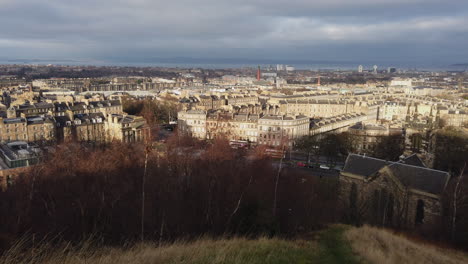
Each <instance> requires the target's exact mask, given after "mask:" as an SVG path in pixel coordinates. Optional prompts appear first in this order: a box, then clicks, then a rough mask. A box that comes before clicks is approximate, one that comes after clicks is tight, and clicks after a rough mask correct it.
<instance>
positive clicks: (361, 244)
mask: <svg viewBox="0 0 468 264" xmlns="http://www.w3.org/2000/svg"><path fill="white" fill-rule="evenodd" d="M467 262H468V258H466V256H464V255H462V254H461V253H458V252H452V251H447V250H442V249H435V248H431V247H429V246H425V245H420V244H417V243H414V242H411V241H409V240H407V239H405V238H402V237H399V236H397V235H394V234H391V233H390V232H387V231H384V230H380V229H376V228H370V227H361V228H349V227H345V226H333V227H331V228H328V229H326V230H323V231H320V232H317V233H313V234H311V235H308V236H307V238H305V239H299V240H282V239H277V238H272V239H267V238H260V239H256V240H247V239H244V238H234V239H223V240H211V239H200V240H197V241H195V242H190V243H183V242H179V243H175V244H171V245H167V246H163V247H156V245H154V244H150V243H144V244H140V245H137V246H135V247H132V248H129V249H125V250H123V249H118V248H99V249H93V248H90V247H89V246H83V247H82V248H81V249H80V250H67V249H66V248H62V249H51V248H48V247H43V248H40V249H36V250H35V251H33V252H30V253H29V254H24V253H22V254H19V253H15V252H14V251H13V252H9V253H8V254H6V255H5V256H3V257H2V258H1V259H0V264H6V263H50V264H58V263H64V264H78V263H99V264H119V263H148V264H149V263H200V264H201V263H223V264H224V263H225V264H231V263H232V264H236V263H239V264H241V263H242V264H250V263H259V264H260V263H324V264H328V263H330V264H332V263H350V264H353V263H398V264H401V263H467Z"/></svg>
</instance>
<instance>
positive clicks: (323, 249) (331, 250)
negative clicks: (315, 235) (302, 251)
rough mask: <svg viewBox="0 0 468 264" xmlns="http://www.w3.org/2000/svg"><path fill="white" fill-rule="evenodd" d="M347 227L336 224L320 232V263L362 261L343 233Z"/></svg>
mask: <svg viewBox="0 0 468 264" xmlns="http://www.w3.org/2000/svg"><path fill="white" fill-rule="evenodd" d="M346 229H347V227H345V226H334V227H332V228H328V229H326V230H324V231H322V232H320V233H319V239H318V243H319V245H320V254H319V260H320V262H319V263H327V264H328V263H330V264H331V263H349V264H354V263H356V264H357V263H360V261H359V259H358V257H357V256H356V255H355V254H354V253H353V250H352V248H351V246H350V244H349V242H348V241H347V240H345V239H344V237H343V236H344V235H343V233H344V232H345V230H346Z"/></svg>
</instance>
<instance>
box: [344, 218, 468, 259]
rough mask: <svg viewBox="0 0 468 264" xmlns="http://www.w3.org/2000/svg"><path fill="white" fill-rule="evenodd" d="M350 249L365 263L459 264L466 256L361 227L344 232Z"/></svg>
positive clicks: (382, 231) (372, 228) (396, 235)
mask: <svg viewBox="0 0 468 264" xmlns="http://www.w3.org/2000/svg"><path fill="white" fill-rule="evenodd" d="M345 236H346V238H347V239H348V240H349V241H350V242H351V245H352V248H353V250H354V251H355V252H356V253H358V254H359V255H360V256H361V257H363V258H364V259H365V260H366V261H367V262H369V263H379V264H386V263H388V264H394V263H412V264H419V263H421V264H431V263H434V264H436V263H437V264H439V263H446V264H462V263H467V262H468V256H466V255H465V254H463V253H460V252H456V251H453V250H448V249H442V248H438V247H435V246H432V245H428V244H423V243H421V242H419V243H417V242H414V241H411V240H408V239H406V238H405V237H403V236H401V235H398V234H396V233H392V232H390V231H386V230H382V229H378V228H375V227H369V226H363V227H360V228H351V229H350V230H348V231H347V232H346V233H345Z"/></svg>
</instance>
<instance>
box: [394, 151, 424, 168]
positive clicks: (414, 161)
mask: <svg viewBox="0 0 468 264" xmlns="http://www.w3.org/2000/svg"><path fill="white" fill-rule="evenodd" d="M400 163H403V164H407V165H413V166H417V167H422V168H427V166H426V164H424V162H423V161H422V160H421V159H420V158H419V157H418V155H416V154H413V155H411V156H409V157H406V158H404V159H402V160H400Z"/></svg>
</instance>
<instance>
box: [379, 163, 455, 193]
mask: <svg viewBox="0 0 468 264" xmlns="http://www.w3.org/2000/svg"><path fill="white" fill-rule="evenodd" d="M388 168H389V169H390V170H391V171H392V173H393V174H394V175H395V177H397V178H398V179H399V180H400V182H401V183H403V184H404V185H405V186H409V187H411V188H413V189H417V190H421V191H425V192H428V193H432V194H440V193H442V192H443V191H444V189H445V185H446V183H447V181H448V179H449V174H448V173H447V172H444V171H438V170H432V169H428V168H422V167H417V166H412V165H406V164H402V163H393V164H392V165H390V166H388Z"/></svg>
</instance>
